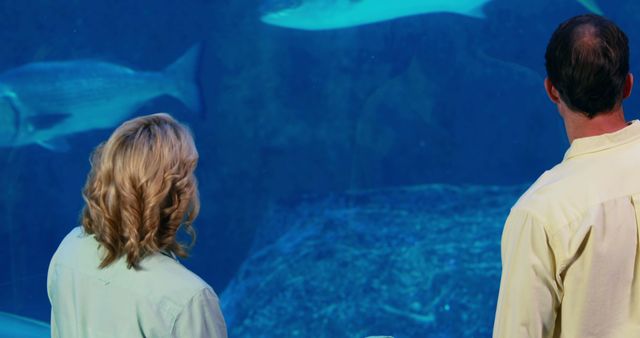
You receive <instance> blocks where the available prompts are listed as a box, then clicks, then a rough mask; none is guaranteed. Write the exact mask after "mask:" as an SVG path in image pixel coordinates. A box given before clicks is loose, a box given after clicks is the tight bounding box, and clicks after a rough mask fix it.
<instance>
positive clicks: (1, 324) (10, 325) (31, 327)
mask: <svg viewBox="0 0 640 338" xmlns="http://www.w3.org/2000/svg"><path fill="white" fill-rule="evenodd" d="M17 337H20V338H48V337H51V328H50V327H49V325H48V324H46V323H43V322H40V321H37V320H34V319H30V318H26V317H21V316H17V315H14V314H11V313H6V312H0V338H17Z"/></svg>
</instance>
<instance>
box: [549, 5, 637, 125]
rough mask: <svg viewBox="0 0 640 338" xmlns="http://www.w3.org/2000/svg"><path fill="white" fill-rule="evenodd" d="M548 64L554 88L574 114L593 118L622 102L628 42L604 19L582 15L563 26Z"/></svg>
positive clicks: (551, 47) (556, 34)
mask: <svg viewBox="0 0 640 338" xmlns="http://www.w3.org/2000/svg"><path fill="white" fill-rule="evenodd" d="M545 61H546V68H547V76H548V77H549V80H550V81H551V84H553V86H554V87H555V88H556V89H557V90H558V93H559V94H560V98H561V99H562V101H564V103H565V104H566V105H567V106H568V107H569V108H570V109H571V110H573V111H576V112H580V113H583V114H585V115H586V116H588V117H589V118H593V117H594V116H596V115H598V114H599V113H604V112H609V111H611V110H613V109H614V108H615V107H616V106H617V105H618V104H619V103H620V102H621V101H622V94H623V88H624V84H625V79H626V77H627V74H628V73H629V44H628V39H627V36H626V35H625V34H624V32H623V31H622V30H621V29H620V28H619V27H618V26H616V24H614V23H613V22H611V21H609V20H607V19H605V18H604V17H601V16H598V15H593V14H588V15H580V16H576V17H573V18H571V19H569V20H567V21H566V22H564V23H562V24H560V26H558V28H557V29H556V31H555V32H554V33H553V35H552V36H551V40H550V41H549V44H548V45H547V51H546V53H545Z"/></svg>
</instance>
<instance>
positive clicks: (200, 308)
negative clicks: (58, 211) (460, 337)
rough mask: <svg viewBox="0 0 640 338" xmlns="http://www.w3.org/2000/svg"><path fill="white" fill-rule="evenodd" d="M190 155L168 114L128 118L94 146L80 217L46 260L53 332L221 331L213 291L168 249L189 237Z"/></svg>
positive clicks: (182, 249) (87, 335)
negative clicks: (179, 236)
mask: <svg viewBox="0 0 640 338" xmlns="http://www.w3.org/2000/svg"><path fill="white" fill-rule="evenodd" d="M197 161H198V152H197V150H196V147H195V145H194V142H193V138H192V136H191V133H190V131H189V130H188V129H187V128H186V127H185V126H183V125H182V124H180V123H178V122H176V121H175V120H174V119H173V118H172V117H171V116H169V115H167V114H155V115H149V116H143V117H139V118H135V119H132V120H130V121H127V122H125V123H123V124H122V125H121V126H120V127H119V128H118V129H117V130H116V131H115V132H114V133H113V135H111V137H110V138H109V140H108V141H107V142H106V143H103V144H101V145H99V146H98V147H97V148H96V150H95V152H94V153H93V155H92V157H91V171H90V173H89V175H88V178H87V182H86V185H85V187H84V190H83V196H84V200H85V202H86V205H85V207H84V210H83V212H82V226H81V227H77V228H75V229H73V230H72V231H71V232H70V233H69V234H68V235H67V236H66V237H65V239H64V240H63V241H62V243H61V244H60V247H59V248H58V250H57V251H56V253H55V254H54V256H53V258H52V259H51V264H50V266H49V274H48V278H47V291H48V294H49V299H50V301H51V306H52V310H51V332H52V337H64V338H73V337H81V338H91V337H127V338H129V337H154V338H155V337H185V338H187V337H188V338H197V337H212V338H221V337H226V336H227V333H226V327H225V322H224V319H223V316H222V313H221V311H220V306H219V303H218V297H217V296H216V294H215V292H214V291H213V289H212V288H211V287H210V286H209V285H208V284H207V283H206V282H205V281H203V280H202V279H200V278H199V277H198V276H197V275H195V274H194V273H192V272H191V271H189V270H188V269H187V268H185V267H184V266H182V265H181V264H180V263H179V262H178V260H177V258H176V256H179V257H186V256H187V249H189V248H190V247H191V246H192V245H193V241H194V240H195V232H194V230H193V228H192V223H193V221H194V219H195V218H196V216H197V215H198V211H199V208H200V201H199V198H198V188H197V181H196V178H195V176H194V170H195V167H196V163H197ZM179 229H183V230H185V231H186V233H187V234H189V235H190V236H191V244H190V245H189V246H185V245H184V244H181V243H179V242H178V240H177V239H176V234H177V233H178V230H179Z"/></svg>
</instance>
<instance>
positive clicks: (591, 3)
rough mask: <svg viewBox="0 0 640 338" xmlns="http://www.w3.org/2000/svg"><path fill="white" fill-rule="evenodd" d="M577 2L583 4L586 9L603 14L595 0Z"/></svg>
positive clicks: (579, 0)
mask: <svg viewBox="0 0 640 338" xmlns="http://www.w3.org/2000/svg"><path fill="white" fill-rule="evenodd" d="M578 2H579V3H581V4H582V6H584V7H585V8H586V9H588V10H589V11H591V12H593V13H595V14H598V15H603V14H604V13H603V12H602V9H600V6H598V4H597V3H596V0H578Z"/></svg>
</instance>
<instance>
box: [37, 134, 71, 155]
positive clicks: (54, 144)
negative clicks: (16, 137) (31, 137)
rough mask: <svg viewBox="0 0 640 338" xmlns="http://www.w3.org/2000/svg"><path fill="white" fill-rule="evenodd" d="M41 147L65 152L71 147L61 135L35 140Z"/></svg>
mask: <svg viewBox="0 0 640 338" xmlns="http://www.w3.org/2000/svg"><path fill="white" fill-rule="evenodd" d="M37 143H38V144H39V145H40V146H42V147H43V148H46V149H49V150H51V151H57V152H66V151H69V149H70V148H71V147H70V146H69V143H68V142H67V140H66V139H64V138H62V137H57V138H54V139H50V140H45V141H38V142H37Z"/></svg>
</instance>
